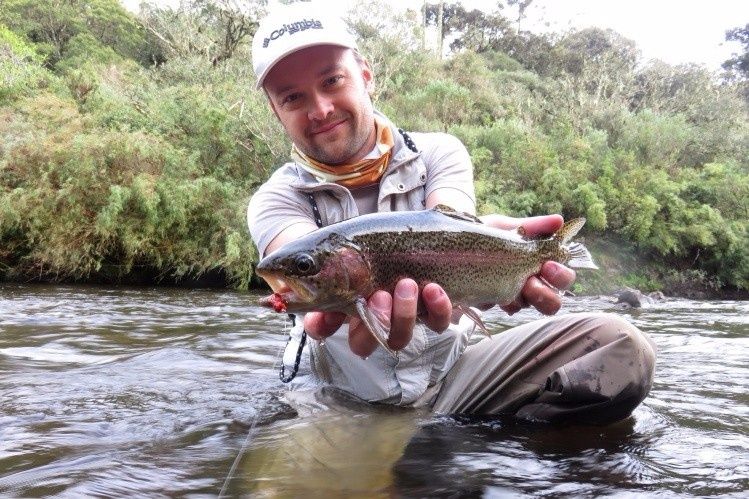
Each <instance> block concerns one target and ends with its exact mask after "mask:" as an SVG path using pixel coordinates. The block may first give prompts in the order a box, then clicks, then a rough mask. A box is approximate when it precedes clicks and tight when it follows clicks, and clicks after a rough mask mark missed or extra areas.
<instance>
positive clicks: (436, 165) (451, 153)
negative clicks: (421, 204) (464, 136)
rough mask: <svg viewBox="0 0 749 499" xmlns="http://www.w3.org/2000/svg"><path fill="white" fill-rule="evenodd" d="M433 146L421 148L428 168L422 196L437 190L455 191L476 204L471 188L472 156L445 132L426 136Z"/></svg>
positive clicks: (460, 143)
mask: <svg viewBox="0 0 749 499" xmlns="http://www.w3.org/2000/svg"><path fill="white" fill-rule="evenodd" d="M429 135H430V137H429V139H428V140H430V141H433V143H432V147H426V148H424V149H423V152H422V158H423V160H424V164H425V165H426V168H427V181H426V185H425V186H424V187H425V195H426V196H427V197H428V196H429V195H430V194H431V193H432V192H434V191H436V190H437V189H443V188H448V189H455V190H458V191H460V192H462V193H463V194H465V195H466V196H467V197H468V198H469V199H470V200H471V202H472V203H473V204H474V205H475V204H476V194H475V191H474V187H473V164H472V163H471V156H470V155H469V154H468V150H467V149H466V147H465V146H464V145H463V143H462V142H461V141H460V140H458V138H457V137H454V136H452V135H449V134H446V133H437V134H429Z"/></svg>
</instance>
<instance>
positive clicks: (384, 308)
mask: <svg viewBox="0 0 749 499" xmlns="http://www.w3.org/2000/svg"><path fill="white" fill-rule="evenodd" d="M418 294H419V287H418V285H417V284H416V282H415V281H414V280H413V279H402V280H400V281H399V282H398V284H396V286H395V290H394V292H393V294H392V296H391V295H390V293H388V292H387V291H376V292H375V293H374V294H372V296H370V297H369V300H367V306H369V308H371V309H373V310H375V311H377V312H379V313H380V315H381V316H382V317H384V318H385V319H387V320H389V321H390V337H389V338H388V346H389V347H390V348H392V349H393V350H401V349H403V348H405V346H406V345H408V343H409V342H410V341H411V338H412V336H413V328H414V325H415V324H416V308H417V304H418ZM421 300H422V302H423V304H424V308H425V310H426V315H425V316H424V317H422V320H423V322H424V324H426V326H427V327H428V328H430V329H431V330H433V331H444V330H445V329H447V326H449V325H450V318H451V316H452V308H453V307H452V303H451V302H450V298H449V297H448V296H447V294H446V293H445V292H444V290H443V289H442V288H441V287H440V286H439V285H437V284H427V285H426V286H424V289H422V290H421ZM346 317H347V316H346V314H342V313H338V312H310V313H308V314H307V315H305V317H304V329H305V330H306V331H307V333H308V334H309V335H310V336H311V337H312V338H315V339H317V340H321V339H324V338H327V337H328V336H330V335H332V334H333V333H335V332H336V331H337V330H338V328H339V327H341V324H343V322H344V321H345V320H346ZM377 345H378V343H377V340H375V338H374V336H372V333H371V332H369V329H367V326H366V325H364V323H363V322H362V321H361V319H359V318H358V317H351V318H350V320H349V347H350V348H351V351H352V352H354V353H355V354H356V355H358V356H360V357H368V356H369V355H371V354H372V352H374V350H375V349H376V348H377Z"/></svg>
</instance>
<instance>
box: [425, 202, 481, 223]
mask: <svg viewBox="0 0 749 499" xmlns="http://www.w3.org/2000/svg"><path fill="white" fill-rule="evenodd" d="M432 209H433V210H434V211H436V212H438V213H442V214H443V215H445V216H446V217H451V218H455V219H457V220H463V221H465V222H474V223H479V224H483V223H484V222H483V221H482V220H481V219H480V218H479V217H477V216H475V215H471V214H470V213H466V212H464V211H455V210H454V209H452V208H451V207H449V206H447V205H446V204H438V205H437V206H435V207H434V208H432Z"/></svg>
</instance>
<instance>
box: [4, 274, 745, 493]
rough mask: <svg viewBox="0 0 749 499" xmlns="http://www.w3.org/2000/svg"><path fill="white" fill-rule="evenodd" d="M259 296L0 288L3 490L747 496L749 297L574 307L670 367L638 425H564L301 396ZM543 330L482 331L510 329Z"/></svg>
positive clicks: (327, 393)
mask: <svg viewBox="0 0 749 499" xmlns="http://www.w3.org/2000/svg"><path fill="white" fill-rule="evenodd" d="M255 298H256V296H254V295H250V294H245V293H236V292H229V291H212V290H184V289H169V288H140V289H136V288H106V287H84V286H40V285H34V286H25V285H10V284H0V494H2V495H5V496H40V495H56V496H60V497H80V496H92V495H93V496H149V497H160V496H163V497H174V496H188V497H215V496H217V495H218V494H219V492H220V491H221V490H222V488H223V491H224V494H225V495H227V496H245V497H337V496H338V497H350V496H357V497H481V496H483V497H500V496H501V497H505V496H512V495H526V494H535V495H544V496H569V495H574V496H601V495H612V494H614V495H640V496H650V495H652V494H654V493H657V494H659V495H661V496H680V497H681V496H685V495H693V496H716V495H725V496H736V497H740V496H743V497H745V496H746V494H747V493H749V395H748V390H747V389H748V388H749V361H748V360H749V302H729V301H687V300H667V301H665V302H661V303H658V304H656V305H654V306H652V307H649V308H646V309H639V310H619V309H617V308H616V306H615V305H613V304H612V303H610V302H609V301H607V300H605V299H593V298H570V299H566V300H567V301H566V302H565V306H564V308H563V311H562V312H561V313H568V312H577V311H592V310H608V311H619V313H622V314H623V315H625V316H627V317H628V318H629V319H630V320H631V321H633V322H634V323H635V324H636V325H637V326H639V327H640V328H641V329H643V330H644V331H646V332H647V333H649V334H650V335H651V337H652V338H653V340H654V341H655V343H656V345H657V347H658V350H659V357H658V362H657V366H656V375H655V384H654V387H653V390H652V392H651V394H650V396H649V397H648V398H647V399H646V400H645V402H644V403H643V404H642V405H641V406H640V407H639V408H638V409H637V410H636V411H635V413H634V414H633V416H632V417H631V418H629V419H628V420H626V421H623V422H621V423H618V424H616V425H611V426H607V427H585V426H566V427H553V426H547V425H532V424H522V423H517V422H513V421H506V420H484V421H476V420H461V419H454V418H444V417H443V418H434V417H432V416H430V415H429V414H427V413H424V412H418V411H413V410H402V409H397V408H391V407H381V406H376V405H368V404H364V403H361V402H358V401H355V400H351V399H349V398H348V397H346V396H345V394H341V393H337V392H335V391H333V390H320V389H317V390H313V389H309V390H304V389H302V390H295V391H293V392H290V391H288V390H287V389H286V387H285V386H284V385H282V384H281V383H280V382H279V380H278V372H277V367H276V366H277V363H278V361H279V352H280V348H281V347H282V346H283V344H284V342H285V335H286V330H287V329H288V323H287V321H286V320H285V318H284V317H283V316H281V315H277V314H274V313H270V312H268V311H266V310H263V309H260V308H258V307H256V306H255V305H254V300H255ZM537 317H538V316H537V314H536V313H534V312H533V311H523V312H521V313H519V314H516V315H515V316H513V317H507V316H506V315H504V314H503V313H501V312H500V311H492V312H490V313H489V314H488V315H487V316H486V318H485V322H486V323H487V325H488V327H489V329H490V330H491V331H492V332H497V333H498V332H501V331H502V330H503V329H505V328H507V327H510V326H513V325H516V324H520V323H523V322H526V321H529V320H532V319H535V318H537ZM238 455H240V458H239V459H237V460H236V466H235V468H234V471H233V472H232V473H230V470H231V469H232V464H233V463H235V458H236V457H237V456H238Z"/></svg>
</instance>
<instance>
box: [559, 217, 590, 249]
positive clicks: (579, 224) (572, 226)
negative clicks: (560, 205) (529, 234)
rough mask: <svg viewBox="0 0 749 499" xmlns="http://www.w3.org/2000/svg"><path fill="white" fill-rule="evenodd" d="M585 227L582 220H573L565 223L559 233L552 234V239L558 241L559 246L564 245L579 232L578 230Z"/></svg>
mask: <svg viewBox="0 0 749 499" xmlns="http://www.w3.org/2000/svg"><path fill="white" fill-rule="evenodd" d="M583 225H585V219H584V218H574V219H572V220H570V221H569V222H565V224H564V225H563V226H562V228H561V229H559V231H558V232H557V233H556V234H554V239H556V240H557V241H559V242H560V243H561V244H566V243H568V242H570V241H571V240H572V238H573V237H575V236H576V235H577V233H578V232H580V229H582V228H583Z"/></svg>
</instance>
